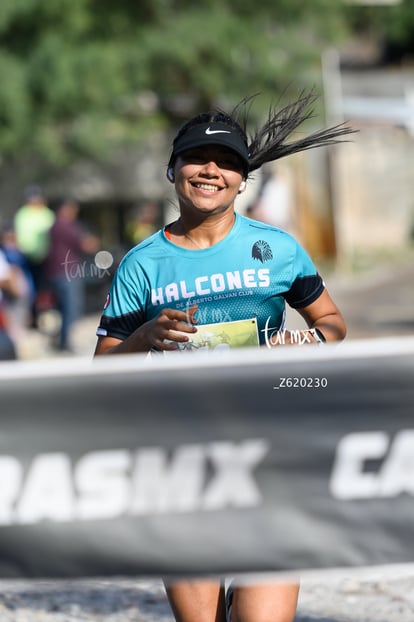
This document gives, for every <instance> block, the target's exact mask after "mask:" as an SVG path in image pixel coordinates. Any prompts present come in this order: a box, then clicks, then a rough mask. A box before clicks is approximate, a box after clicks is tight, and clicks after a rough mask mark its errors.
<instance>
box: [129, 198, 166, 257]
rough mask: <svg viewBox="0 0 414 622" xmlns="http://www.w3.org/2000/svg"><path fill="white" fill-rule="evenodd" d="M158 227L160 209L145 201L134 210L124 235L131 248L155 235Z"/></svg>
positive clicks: (156, 205)
mask: <svg viewBox="0 0 414 622" xmlns="http://www.w3.org/2000/svg"><path fill="white" fill-rule="evenodd" d="M159 226H160V208H159V206H158V204H157V203H153V202H152V201H147V202H145V203H143V204H142V205H140V206H139V207H137V208H135V209H134V211H133V213H132V217H131V219H130V220H129V222H128V223H127V225H126V228H125V233H126V236H127V238H128V242H131V243H132V244H133V246H135V245H136V244H138V243H139V242H142V240H146V239H147V238H149V236H150V235H152V234H153V233H155V232H156V231H157V229H158V228H159Z"/></svg>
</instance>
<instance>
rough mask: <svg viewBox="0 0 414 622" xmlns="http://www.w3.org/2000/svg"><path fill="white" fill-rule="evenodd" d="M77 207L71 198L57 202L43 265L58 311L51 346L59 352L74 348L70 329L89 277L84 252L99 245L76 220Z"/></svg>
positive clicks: (78, 311)
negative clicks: (55, 337) (54, 340)
mask: <svg viewBox="0 0 414 622" xmlns="http://www.w3.org/2000/svg"><path fill="white" fill-rule="evenodd" d="M79 209H80V208H79V204H78V202H77V200H76V199H74V198H71V197H69V198H66V199H64V200H63V201H61V203H60V204H59V205H58V208H57V211H56V219H55V222H54V223H53V225H52V227H51V229H50V231H49V252H48V255H47V257H46V260H45V264H44V272H45V277H46V279H47V283H48V285H49V287H51V289H52V291H53V293H54V296H55V298H56V301H57V306H58V310H59V312H60V314H61V325H60V331H59V338H58V343H57V344H52V345H55V346H56V348H57V350H59V351H62V352H71V351H73V348H72V344H71V341H70V337H71V329H72V327H73V324H74V323H75V322H76V321H77V320H78V319H79V318H80V317H81V315H82V313H83V308H84V288H85V279H86V277H87V276H89V274H88V265H87V262H86V260H85V255H89V254H92V253H96V252H97V251H98V250H99V247H100V241H99V239H98V238H97V237H96V236H95V235H92V234H90V233H89V232H87V231H86V230H85V228H84V227H83V226H82V225H81V223H80V222H79V220H78V216H79Z"/></svg>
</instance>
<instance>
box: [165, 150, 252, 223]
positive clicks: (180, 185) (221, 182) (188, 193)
mask: <svg viewBox="0 0 414 622" xmlns="http://www.w3.org/2000/svg"><path fill="white" fill-rule="evenodd" d="M174 173H175V188H176V192H177V196H178V200H179V202H180V207H181V208H187V209H188V208H190V209H191V208H193V209H195V210H197V211H201V212H205V213H217V212H222V211H225V210H226V209H228V208H229V207H230V206H232V205H233V203H234V199H235V198H236V196H237V194H238V193H239V189H240V184H241V182H242V180H243V166H242V162H241V159H240V157H239V156H238V155H237V154H236V153H235V152H234V151H232V150H231V149H228V148H227V147H223V146H220V145H207V146H204V147H196V148H194V149H189V150H188V151H185V152H184V153H181V154H179V155H178V156H177V160H176V163H175V167H174Z"/></svg>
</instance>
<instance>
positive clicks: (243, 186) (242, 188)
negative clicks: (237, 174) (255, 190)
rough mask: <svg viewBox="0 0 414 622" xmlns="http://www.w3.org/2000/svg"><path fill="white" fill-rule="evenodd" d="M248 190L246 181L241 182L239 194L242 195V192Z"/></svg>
mask: <svg viewBox="0 0 414 622" xmlns="http://www.w3.org/2000/svg"><path fill="white" fill-rule="evenodd" d="M245 190H246V180H245V179H243V181H242V182H241V184H240V186H239V194H241V193H242V192H244V191H245Z"/></svg>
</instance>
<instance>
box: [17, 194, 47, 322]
mask: <svg viewBox="0 0 414 622" xmlns="http://www.w3.org/2000/svg"><path fill="white" fill-rule="evenodd" d="M24 200H25V202H24V205H22V206H21V207H20V208H19V209H18V210H17V212H16V214H15V218H14V229H15V232H16V242H17V246H18V248H19V249H20V251H21V252H22V253H23V254H24V255H25V257H26V259H27V262H28V265H29V269H30V272H31V275H32V279H33V283H34V287H35V290H36V294H38V293H39V291H40V290H41V288H42V287H43V286H44V261H45V259H46V256H47V253H48V250H49V246H48V245H49V235H48V233H49V229H50V227H51V226H52V225H53V222H54V220H55V214H54V212H53V211H52V210H51V209H50V208H49V207H48V206H47V204H46V200H45V196H44V193H43V190H42V188H41V187H40V186H37V185H30V186H27V187H26V188H25V190H24ZM31 320H32V321H31V323H32V325H33V326H34V327H35V326H36V325H37V310H36V304H35V303H34V304H33V306H32V318H31Z"/></svg>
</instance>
